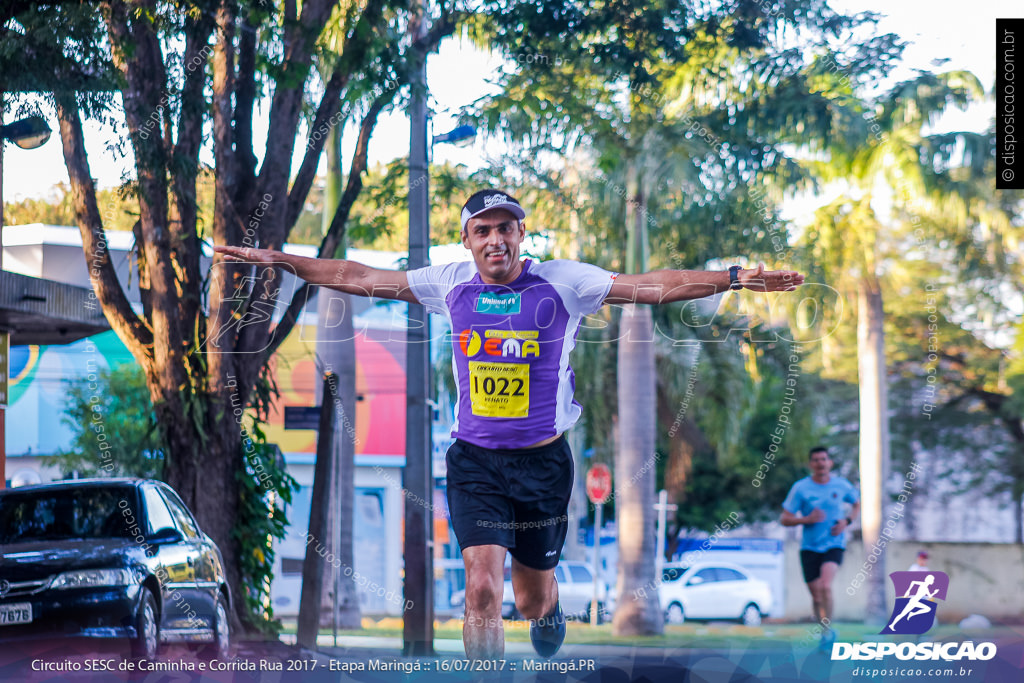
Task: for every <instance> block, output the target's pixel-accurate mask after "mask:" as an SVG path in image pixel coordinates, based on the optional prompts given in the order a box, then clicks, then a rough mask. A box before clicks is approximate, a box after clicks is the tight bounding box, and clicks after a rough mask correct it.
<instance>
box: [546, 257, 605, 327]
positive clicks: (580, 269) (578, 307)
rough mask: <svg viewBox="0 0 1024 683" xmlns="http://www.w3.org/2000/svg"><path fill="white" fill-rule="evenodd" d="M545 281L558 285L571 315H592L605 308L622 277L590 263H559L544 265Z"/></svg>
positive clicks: (547, 262) (565, 261) (550, 262)
mask: <svg viewBox="0 0 1024 683" xmlns="http://www.w3.org/2000/svg"><path fill="white" fill-rule="evenodd" d="M540 269H541V270H542V271H543V277H544V278H545V279H547V280H548V281H549V282H552V283H554V284H555V285H557V289H558V292H559V294H560V295H561V297H562V299H563V301H565V303H566V306H567V308H568V309H569V312H570V313H577V314H579V315H589V314H591V313H596V312H597V311H598V310H600V308H601V306H603V305H604V300H605V297H607V296H608V292H609V291H611V288H612V284H613V283H614V282H615V278H616V277H618V275H619V274H618V273H613V272H611V271H609V270H605V269H604V268H600V267H598V266H595V265H593V264H590V263H580V262H578V261H568V260H557V261H546V262H544V263H543V264H540Z"/></svg>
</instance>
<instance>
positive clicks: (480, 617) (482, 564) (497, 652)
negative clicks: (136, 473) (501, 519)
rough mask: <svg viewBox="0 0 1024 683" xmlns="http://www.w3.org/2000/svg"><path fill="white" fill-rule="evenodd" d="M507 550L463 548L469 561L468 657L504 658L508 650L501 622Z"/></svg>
mask: <svg viewBox="0 0 1024 683" xmlns="http://www.w3.org/2000/svg"><path fill="white" fill-rule="evenodd" d="M505 552H506V550H505V548H503V547H501V546H500V545H476V546H471V547H469V548H466V549H464V550H463V551H462V559H463V560H464V561H465V563H466V620H465V623H464V624H463V626H462V642H463V644H464V645H465V647H466V657H467V658H469V659H501V658H502V655H504V653H505V627H504V626H503V625H502V623H501V594H502V592H503V584H504V582H505V581H504V577H503V576H502V574H503V572H502V569H503V568H504V566H505Z"/></svg>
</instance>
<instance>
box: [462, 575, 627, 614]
mask: <svg viewBox="0 0 1024 683" xmlns="http://www.w3.org/2000/svg"><path fill="white" fill-rule="evenodd" d="M555 581H557V582H558V599H559V601H560V602H561V603H562V612H564V613H565V615H566V616H568V617H571V618H575V619H578V620H582V621H587V620H589V618H590V602H591V600H593V597H594V574H593V572H592V571H591V569H590V567H589V566H588V565H587V564H586V563H585V562H570V561H565V560H563V561H562V562H559V563H558V566H557V567H555ZM597 600H598V610H599V622H598V623H600V622H601V621H604V620H606V619H609V618H610V617H611V615H612V613H613V612H614V610H615V595H614V592H613V591H612V590H611V589H610V588H609V587H608V585H607V584H605V583H604V582H603V581H601V582H600V583H599V584H598V587H597ZM465 602H466V591H464V590H460V591H457V592H455V593H453V594H452V598H451V604H452V607H453V609H454V610H455V611H456V612H461V611H462V610H463V609H464V608H465ZM501 616H502V617H504V618H505V619H522V615H520V614H519V611H518V610H517V609H516V602H515V594H514V593H513V591H512V566H511V564H510V563H509V562H508V561H506V564H505V583H504V586H503V590H502V596H501Z"/></svg>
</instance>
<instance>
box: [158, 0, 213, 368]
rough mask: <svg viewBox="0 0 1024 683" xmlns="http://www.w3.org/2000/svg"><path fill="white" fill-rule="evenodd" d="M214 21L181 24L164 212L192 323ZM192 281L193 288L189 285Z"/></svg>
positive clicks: (191, 334) (190, 335)
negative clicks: (180, 73)
mask: <svg viewBox="0 0 1024 683" xmlns="http://www.w3.org/2000/svg"><path fill="white" fill-rule="evenodd" d="M213 27H214V20H213V19H212V18H211V17H210V15H209V14H207V13H203V14H202V15H201V16H200V18H199V19H198V20H188V21H187V22H186V27H185V31H186V38H185V53H184V68H185V80H184V83H183V85H182V90H181V113H180V116H179V118H178V134H177V139H178V142H177V144H176V145H175V146H174V151H173V157H172V158H173V162H172V164H173V167H174V168H175V169H177V172H176V173H173V174H172V179H171V190H172V198H173V199H172V203H171V206H170V211H169V218H170V221H169V225H168V228H169V230H170V232H171V261H172V262H173V263H174V264H175V272H176V273H177V274H178V279H179V281H180V282H181V291H182V295H183V296H182V302H181V304H182V318H183V319H184V320H186V321H193V320H196V319H198V317H199V305H200V301H199V297H198V293H199V292H200V290H201V289H202V288H201V286H199V283H200V282H201V280H202V276H201V274H200V269H199V261H200V244H199V230H198V220H199V217H198V206H197V198H196V182H197V179H198V177H199V148H200V146H201V145H202V141H203V114H204V111H205V109H206V100H205V97H204V96H203V89H204V87H205V85H206V68H205V67H206V62H207V57H208V55H209V52H210V47H209V40H210V34H211V33H212V31H213ZM193 284H194V285H195V286H193ZM185 331H186V332H187V337H186V339H185V345H186V346H188V347H189V348H191V347H193V346H194V345H195V336H196V332H197V331H196V328H195V325H190V326H189V327H188V328H187V329H186V330H185Z"/></svg>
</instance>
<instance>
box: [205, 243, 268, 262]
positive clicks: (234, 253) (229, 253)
mask: <svg viewBox="0 0 1024 683" xmlns="http://www.w3.org/2000/svg"><path fill="white" fill-rule="evenodd" d="M213 250H214V251H215V252H217V253H218V254H221V255H222V256H223V257H224V258H225V260H228V261H241V262H242V263H280V262H281V256H283V254H282V253H281V252H279V251H274V250H273V249H257V248H255V247H231V246H215V247H214V248H213Z"/></svg>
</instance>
